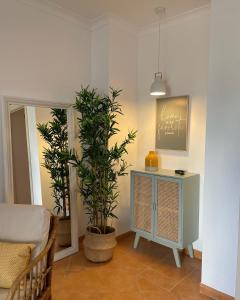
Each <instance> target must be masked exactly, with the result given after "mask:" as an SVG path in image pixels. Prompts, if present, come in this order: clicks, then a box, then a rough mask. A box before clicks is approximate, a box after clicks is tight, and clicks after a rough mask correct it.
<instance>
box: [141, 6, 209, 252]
mask: <svg viewBox="0 0 240 300" xmlns="http://www.w3.org/2000/svg"><path fill="white" fill-rule="evenodd" d="M157 36H158V32H157V26H155V27H153V28H150V29H148V30H145V31H144V32H142V33H140V35H139V42H138V136H139V143H138V155H137V157H138V166H139V167H143V166H144V158H145V156H146V155H147V153H148V151H149V150H154V149H155V123H156V120H155V117H156V109H155V104H156V100H155V98H154V97H152V96H150V95H149V89H150V86H151V83H152V81H153V76H154V72H156V71H157V70H156V67H157ZM160 45H161V49H160V54H161V56H160V70H162V71H163V74H164V77H165V78H166V79H167V82H168V85H169V88H170V90H169V93H168V96H178V95H189V96H190V104H191V108H190V135H189V151H188V152H187V153H186V152H177V151H160V150H159V151H158V152H159V155H160V159H161V167H162V168H166V169H178V168H179V169H187V170H188V171H190V172H195V173H199V174H201V199H200V239H199V241H198V242H197V243H195V245H194V247H195V248H197V249H199V250H201V248H202V239H203V236H202V201H203V196H202V194H203V181H204V151H205V124H206V102H207V73H208V48H209V9H203V10H200V11H198V12H195V13H193V14H187V15H185V16H183V17H178V18H176V19H175V20H172V21H168V22H167V23H165V24H163V25H162V27H161V44H160Z"/></svg>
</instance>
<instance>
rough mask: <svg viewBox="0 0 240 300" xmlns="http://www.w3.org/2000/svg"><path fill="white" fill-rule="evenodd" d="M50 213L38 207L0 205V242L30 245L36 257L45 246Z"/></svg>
mask: <svg viewBox="0 0 240 300" xmlns="http://www.w3.org/2000/svg"><path fill="white" fill-rule="evenodd" d="M50 216H51V214H50V212H49V211H48V210H47V209H46V208H44V207H42V206H38V205H23V204H2V203H1V204H0V241H5V242H17V243H30V244H35V245H36V248H35V250H34V252H33V257H36V256H37V255H38V254H39V253H40V252H41V251H42V250H43V249H44V247H45V246H46V244H47V241H48V234H49V227H50Z"/></svg>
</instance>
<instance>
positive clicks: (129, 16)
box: [42, 0, 210, 27]
mask: <svg viewBox="0 0 240 300" xmlns="http://www.w3.org/2000/svg"><path fill="white" fill-rule="evenodd" d="M42 1H44V2H45V3H46V2H48V3H49V4H51V5H57V6H58V7H59V8H62V9H65V10H67V11H69V12H73V13H74V14H77V15H79V16H81V17H83V18H86V19H88V20H94V19H96V18H98V17H100V16H103V15H107V14H113V15H115V16H117V17H120V18H122V19H125V21H127V22H129V23H132V24H133V25H135V26H137V27H143V26H146V25H148V24H151V23H153V22H155V21H156V20H157V16H156V15H155V13H154V8H155V7H158V6H161V7H165V8H166V17H167V18H171V17H174V16H177V15H180V14H183V13H185V12H188V11H191V10H194V9H197V8H200V7H202V6H206V5H209V3H210V0H42Z"/></svg>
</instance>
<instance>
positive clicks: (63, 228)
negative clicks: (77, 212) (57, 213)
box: [56, 218, 72, 247]
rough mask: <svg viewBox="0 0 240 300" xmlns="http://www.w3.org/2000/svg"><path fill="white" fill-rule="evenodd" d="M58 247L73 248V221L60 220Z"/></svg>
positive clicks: (68, 219)
mask: <svg viewBox="0 0 240 300" xmlns="http://www.w3.org/2000/svg"><path fill="white" fill-rule="evenodd" d="M56 240H57V245H58V246H60V247H70V246H71V243H72V242H71V220H70V218H67V219H66V218H65V219H61V218H60V219H59V222H58V229H57V237H56Z"/></svg>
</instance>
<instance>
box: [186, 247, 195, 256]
mask: <svg viewBox="0 0 240 300" xmlns="http://www.w3.org/2000/svg"><path fill="white" fill-rule="evenodd" d="M187 248H188V254H189V256H190V257H191V258H194V251H193V245H192V244H189V245H188V247H187Z"/></svg>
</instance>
